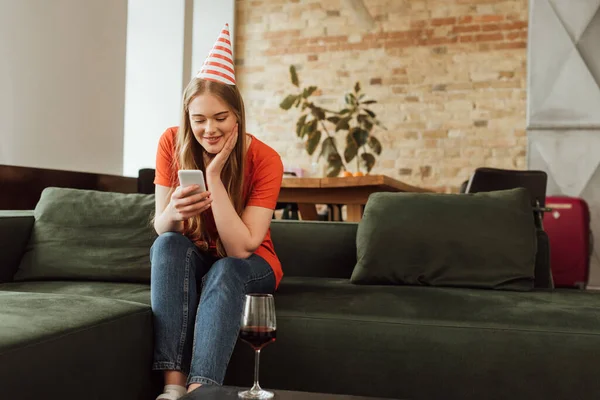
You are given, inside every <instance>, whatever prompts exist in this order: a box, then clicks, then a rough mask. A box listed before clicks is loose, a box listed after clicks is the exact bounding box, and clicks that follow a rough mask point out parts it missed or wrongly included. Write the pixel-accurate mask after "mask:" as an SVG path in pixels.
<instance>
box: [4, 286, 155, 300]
mask: <svg viewBox="0 0 600 400" xmlns="http://www.w3.org/2000/svg"><path fill="white" fill-rule="evenodd" d="M0 292H24V293H53V294H63V295H65V294H67V295H75V296H92V297H104V298H107V299H114V300H125V301H134V302H137V303H142V304H146V305H150V285H147V284H145V283H125V282H124V283H121V282H90V281H25V282H9V283H3V284H0Z"/></svg>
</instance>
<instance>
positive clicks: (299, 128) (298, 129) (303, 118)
mask: <svg viewBox="0 0 600 400" xmlns="http://www.w3.org/2000/svg"><path fill="white" fill-rule="evenodd" d="M306 117H308V114H304V115H303V116H301V117H300V118H298V122H296V135H297V136H298V137H302V136H303V135H302V131H303V128H304V124H305V123H306Z"/></svg>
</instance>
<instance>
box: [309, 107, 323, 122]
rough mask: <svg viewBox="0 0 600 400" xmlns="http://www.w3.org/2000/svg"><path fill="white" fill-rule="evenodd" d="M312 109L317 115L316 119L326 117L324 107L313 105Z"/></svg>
mask: <svg viewBox="0 0 600 400" xmlns="http://www.w3.org/2000/svg"><path fill="white" fill-rule="evenodd" d="M310 111H311V112H312V114H313V115H314V116H315V118H316V119H318V120H323V119H325V111H323V109H322V108H321V107H316V106H313V107H311V109H310Z"/></svg>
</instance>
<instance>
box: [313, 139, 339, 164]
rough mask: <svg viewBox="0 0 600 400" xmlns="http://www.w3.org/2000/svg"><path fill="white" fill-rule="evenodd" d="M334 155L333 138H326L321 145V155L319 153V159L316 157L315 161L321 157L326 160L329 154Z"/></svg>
mask: <svg viewBox="0 0 600 400" xmlns="http://www.w3.org/2000/svg"><path fill="white" fill-rule="evenodd" d="M332 153H333V154H335V138H334V137H332V136H330V137H326V138H325V140H323V143H321V153H319V157H317V161H318V160H319V159H320V158H321V157H325V158H328V157H329V155H330V154H332Z"/></svg>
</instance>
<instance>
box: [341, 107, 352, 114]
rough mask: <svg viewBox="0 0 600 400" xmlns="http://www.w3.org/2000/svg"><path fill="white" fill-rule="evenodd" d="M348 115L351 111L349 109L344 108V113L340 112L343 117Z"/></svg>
mask: <svg viewBox="0 0 600 400" xmlns="http://www.w3.org/2000/svg"><path fill="white" fill-rule="evenodd" d="M348 113H350V109H348V108H344V109H342V111H340V114H342V115H343V114H348Z"/></svg>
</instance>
